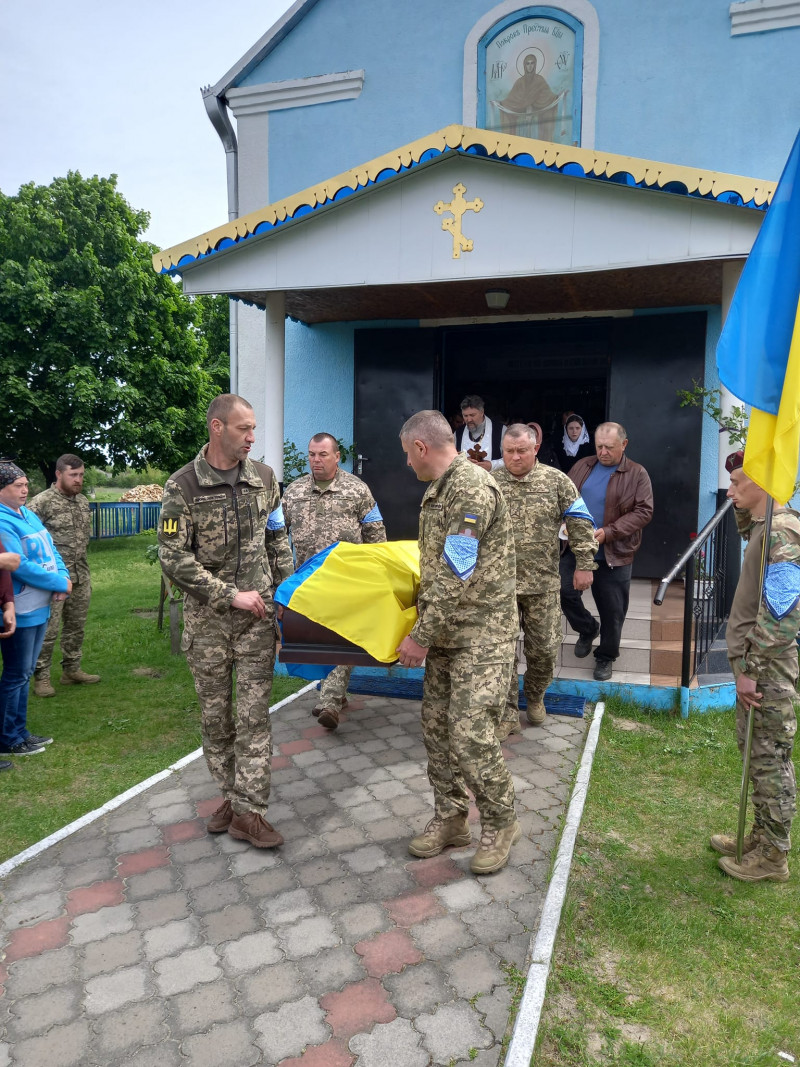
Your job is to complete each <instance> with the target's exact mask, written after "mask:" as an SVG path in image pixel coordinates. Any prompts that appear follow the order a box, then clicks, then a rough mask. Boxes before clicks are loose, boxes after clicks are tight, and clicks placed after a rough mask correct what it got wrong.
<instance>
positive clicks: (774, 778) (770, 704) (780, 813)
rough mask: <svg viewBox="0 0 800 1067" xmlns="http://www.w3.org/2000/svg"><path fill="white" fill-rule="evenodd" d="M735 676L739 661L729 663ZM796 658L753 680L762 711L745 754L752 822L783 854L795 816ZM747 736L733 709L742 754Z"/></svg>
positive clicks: (741, 716) (739, 710)
mask: <svg viewBox="0 0 800 1067" xmlns="http://www.w3.org/2000/svg"><path fill="white" fill-rule="evenodd" d="M731 668H732V669H733V672H734V674H735V675H737V676H738V673H740V672H739V664H738V661H737V662H736V663H735V664H734V662H733V661H731ZM796 674H797V657H796V655H795V653H794V652H793V653H792V658H791V660H789V659H787V661H786V662H785V663H783V662H781V661H776V662H773V663H772V664H771V667H770V671H769V674H767V675H764V676H762V677H760V678H759V679H758V681H757V691H758V692H759V693H762V694H763V696H762V700H761V707H760V708H756V709H755V711H754V713H753V714H754V719H753V745H752V748H751V749H750V781H751V783H752V787H753V791H752V794H751V800H752V802H753V810H754V812H755V822H756V824H757V825H758V826H760V827H761V828H762V829H763V830H764V832H765V834H766V835H767V837H768V838H769V840H770V841H771V842H772V844H773V845H775V846H776V847H777V848H779V849H782V850H783V851H784V852H788V851H789V848H790V847H791V837H790V832H791V828H792V819H793V818H794V816H795V814H796V813H797V785H796V781H795V772H794V764H793V763H792V748H793V746H794V736H795V733H796V732H797V703H798V696H797V690H796V689H795V687H794V682H795V678H796ZM746 737H747V712H746V711H745V709H744V707H743V706H742V704H741V703H740V702H738V701H737V704H736V740H737V742H738V744H739V751H740V752H741V753H742V754H743V755H744V746H745V740H746Z"/></svg>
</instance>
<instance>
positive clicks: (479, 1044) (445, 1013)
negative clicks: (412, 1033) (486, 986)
mask: <svg viewBox="0 0 800 1067" xmlns="http://www.w3.org/2000/svg"><path fill="white" fill-rule="evenodd" d="M414 1027H415V1029H417V1030H418V1031H420V1032H421V1033H422V1034H423V1035H424V1036H423V1045H424V1047H425V1048H426V1049H428V1051H429V1052H430V1054H431V1056H432V1058H433V1060H434V1062H435V1063H450V1061H451V1060H459V1059H469V1053H470V1049H473V1048H477V1049H481V1048H489V1046H490V1045H493V1044H494V1035H493V1034H492V1032H491V1031H490V1030H488V1029H487V1028H486V1027H484V1026H483V1025H482V1023H481V1022H480V1020H479V1018H478V1017H477V1015H476V1014H475V1012H474V1011H473V1009H472V1008H471V1006H470V1005H469V1004H463V1003H461V1004H444V1005H442V1007H440V1008H438V1009H437V1010H436V1011H435V1012H434V1013H433V1014H432V1015H420V1016H419V1017H418V1018H417V1019H415V1020H414Z"/></svg>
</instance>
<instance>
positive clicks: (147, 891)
mask: <svg viewBox="0 0 800 1067" xmlns="http://www.w3.org/2000/svg"><path fill="white" fill-rule="evenodd" d="M177 888H178V873H177V871H176V870H175V868H174V867H154V868H153V870H151V871H145V873H144V874H134V875H131V877H130V878H126V879H125V899H126V900H127V901H128V902H129V903H136V901H138V900H147V899H148V898H149V897H156V896H161V895H162V894H164V893H172V892H174V891H175V890H176V889H177Z"/></svg>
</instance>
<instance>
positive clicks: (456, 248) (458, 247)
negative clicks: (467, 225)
mask: <svg viewBox="0 0 800 1067" xmlns="http://www.w3.org/2000/svg"><path fill="white" fill-rule="evenodd" d="M466 191H467V189H466V186H464V185H462V184H461V182H459V183H458V185H456V186H455V187H454V189H453V192H454V194H455V195H454V197H453V199H452V200H451V201H450V203H449V204H445V202H444V201H443V200H440V201H439V203H438V204H434V205H433V210H434V211H435V212H436V214H437V215H441V214H442V213H443V212H445V211H449V212H450V213H451V215H452V216H453V217H452V218H451V219H442V229H443V230H447V231H448V232H449V233H451V234H452V235H453V259H461V252H462V251H464V252H471V251H472V245H473V243H472V241H470V240H469V239H468V238H467V237H465V236H464V235H463V233H462V232H461V216H462V215H463V214H464V212H465V211H474V212H476V213H477V212H478V211H480V210H481V208H482V207H483V201H482V200H481V199H479V197H477V196H476V197H475V199H474V200H465V199H464V193H465V192H466Z"/></svg>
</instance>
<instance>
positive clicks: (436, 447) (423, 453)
mask: <svg viewBox="0 0 800 1067" xmlns="http://www.w3.org/2000/svg"><path fill="white" fill-rule="evenodd" d="M400 439H401V442H402V445H403V451H404V452H405V453H406V457H407V462H408V465H409V466H410V467H412V468H413V470H414V471H415V473H416V475H417V477H418V478H419V479H420V481H424V482H430V485H429V486H428V488H427V490H426V492H425V495H424V497H423V498H422V505H421V511H420V528H419V530H420V532H419V550H420V586H419V597H418V601H417V612H418V618H417V622H416V624H415V625H414V628H413V629H412V631H411V633H410V634H409V636H408V637H406V638H405V640H404V641H403V642H402V644H401V645H400V647H399V648H398V650H397V652H398V658H399V662H400V664H401V665H402V666H404V667H418V666H420V664H421V663H422V662H423V660H424V661H425V682H424V687H423V697H422V736H423V740H424V742H425V748H426V750H427V753H428V777H429V778H430V781H431V785H432V786H433V798H434V817H433V819H432V820H431V821H430V822H429V823H428V825H427V827H426V828H425V831H424V832H423V833H422V834H419V835H418V836H417V837H415V838H414V839H413V840H412V841H411V843H410V844H409V846H408V847H409V851H410V852H411V854H412V855H413V856H421V857H427V856H436V855H438V854H439V853H440V852H441V851H442V850H443V849H444V848H446V847H447V846H448V845H468V844H469V843H470V840H471V836H472V835H471V833H470V828H469V824H468V822H467V812H468V810H469V794H468V792H467V789H468V788H469V789H471V790H472V792H473V794H474V796H475V802H476V804H477V806H478V811H479V812H480V817H481V827H482V834H481V841H480V846H479V848H478V850H477V852H476V853H475V855H474V856H473V858H472V862H471V867H472V870H473V871H474V872H475V873H476V874H489V873H491V872H492V871H497V870H500V868H501V867H503V866H505V864H506V863H507V862H508V856H509V852H510V850H511V846H512V845H513V844H514V842H515V841H518V840H519V837H520V835H521V832H522V831H521V829H520V825H519V823H518V822H517V819H516V815H515V811H514V786H513V785H512V782H511V776H510V774H509V773H508V768H507V767H506V765H505V761H504V759H503V753H502V751H501V749H500V743H499V742H498V740H497V738H496V736H495V728H496V727H497V724H498V722H499V719H500V714H501V711H502V708H503V704H504V702H505V697H506V693H507V691H508V686H509V682H510V679H511V671H512V667H513V660H514V642H515V639H516V635H517V632H518V629H519V621H518V618H517V602H516V597H515V595H514V573H515V563H514V535H513V531H512V529H511V521H510V519H509V515H508V508H507V507H506V504H505V501H504V500H503V497H502V494H501V493H500V490H499V489H498V488H497V485H496V483H495V482H494V480H493V478H492V477H491V475H489V474H487V473H486V472H485V471H484V470H482V469H481V468H480V467H477V466H476V465H475V464H473V463H471V462H470V461H469V460H468V459H467V457H466V456H463V455H459V453H458V452H457V451H456V448H455V444H454V442H453V434H452V431H451V429H450V426H449V424H448V422H447V420H446V419H445V418H444V416H443V415H441V414H440V413H439V412H438V411H421V412H418V413H417V414H416V415H413V416H412V417H411V418H410V419H409V420H408V421H407V422H406V423H405V424H404V426H403V428H402V430H401V433H400Z"/></svg>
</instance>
